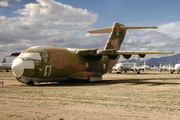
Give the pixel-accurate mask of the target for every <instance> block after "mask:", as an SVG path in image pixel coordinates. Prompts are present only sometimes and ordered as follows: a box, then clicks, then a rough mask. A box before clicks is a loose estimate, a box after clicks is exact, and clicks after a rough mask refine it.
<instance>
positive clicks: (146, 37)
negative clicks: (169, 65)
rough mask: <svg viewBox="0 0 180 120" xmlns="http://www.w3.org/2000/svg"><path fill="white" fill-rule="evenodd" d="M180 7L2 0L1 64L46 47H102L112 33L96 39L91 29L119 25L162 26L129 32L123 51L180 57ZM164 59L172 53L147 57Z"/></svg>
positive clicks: (127, 1)
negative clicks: (166, 52)
mask: <svg viewBox="0 0 180 120" xmlns="http://www.w3.org/2000/svg"><path fill="white" fill-rule="evenodd" d="M179 6H180V0H0V61H2V60H3V58H4V56H5V55H7V54H9V53H11V52H19V51H23V50H25V49H27V48H29V47H33V46H41V45H50V46H58V47H62V48H81V49H82V48H85V49H96V48H97V49H103V48H104V46H105V43H106V41H107V39H108V37H109V34H95V35H92V34H89V33H87V31H88V30H93V29H99V28H105V27H111V26H112V25H113V23H114V22H119V23H122V24H124V25H126V26H156V27H158V29H151V30H127V33H126V37H125V39H124V41H123V44H122V45H121V48H120V50H138V51H140V50H143V51H172V52H175V54H177V53H179V46H180V8H179ZM162 56H167V55H146V57H145V58H146V59H148V58H151V57H156V58H158V57H162ZM132 58H137V56H132ZM7 59H10V58H7ZM12 59H14V58H12ZM120 60H124V59H123V57H121V59H120Z"/></svg>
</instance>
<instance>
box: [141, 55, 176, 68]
mask: <svg viewBox="0 0 180 120" xmlns="http://www.w3.org/2000/svg"><path fill="white" fill-rule="evenodd" d="M143 62H144V61H143ZM170 62H171V65H175V64H177V63H180V53H179V54H175V55H172V56H167V57H160V58H149V59H147V60H146V63H150V64H151V63H152V64H151V65H160V64H162V65H169V64H170Z"/></svg>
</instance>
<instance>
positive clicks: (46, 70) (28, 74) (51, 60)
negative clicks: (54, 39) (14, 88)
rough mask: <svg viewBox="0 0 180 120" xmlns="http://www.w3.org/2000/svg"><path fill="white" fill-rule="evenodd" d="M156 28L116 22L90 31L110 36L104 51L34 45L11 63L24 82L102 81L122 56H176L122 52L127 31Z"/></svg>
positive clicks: (13, 54)
mask: <svg viewBox="0 0 180 120" xmlns="http://www.w3.org/2000/svg"><path fill="white" fill-rule="evenodd" d="M154 28H157V27H134V26H125V25H123V24H120V23H117V22H115V23H114V24H113V27H108V28H103V29H98V30H92V31H88V32H89V33H91V34H98V33H111V34H110V36H109V38H108V40H107V42H106V44H105V46H104V49H103V50H99V49H73V48H60V47H52V46H34V47H30V48H28V49H26V50H24V51H22V52H14V53H11V54H9V55H8V56H17V58H15V59H14V61H13V63H12V72H13V74H14V75H15V77H16V79H17V80H18V81H20V82H22V83H26V84H28V85H33V84H34V82H59V81H62V80H69V79H75V80H76V79H78V80H87V81H101V80H102V75H103V74H105V73H106V72H108V71H109V70H110V69H111V68H112V67H113V66H114V65H115V64H116V63H117V61H118V60H119V58H120V55H123V56H124V57H125V58H126V59H129V58H130V57H131V55H135V54H136V55H139V56H140V57H145V55H146V54H173V52H160V51H126V50H119V49H120V47H121V44H122V42H123V39H124V37H125V35H126V31H127V30H128V29H154Z"/></svg>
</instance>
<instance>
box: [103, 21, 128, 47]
mask: <svg viewBox="0 0 180 120" xmlns="http://www.w3.org/2000/svg"><path fill="white" fill-rule="evenodd" d="M121 26H124V25H123V24H120V23H116V22H115V23H114V24H113V27H112V30H111V34H110V36H109V38H108V40H107V42H106V45H105V47H104V50H106V49H116V50H119V48H120V46H121V44H122V42H123V39H124V37H125V35H126V29H121V28H120V27H121Z"/></svg>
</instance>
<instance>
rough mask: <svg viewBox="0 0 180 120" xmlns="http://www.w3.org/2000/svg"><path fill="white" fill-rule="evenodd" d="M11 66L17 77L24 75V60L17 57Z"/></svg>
mask: <svg viewBox="0 0 180 120" xmlns="http://www.w3.org/2000/svg"><path fill="white" fill-rule="evenodd" d="M11 68H12V72H13V74H14V75H15V76H16V77H22V75H23V73H24V66H23V60H22V59H21V58H15V59H14V61H13V63H12V67H11Z"/></svg>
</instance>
